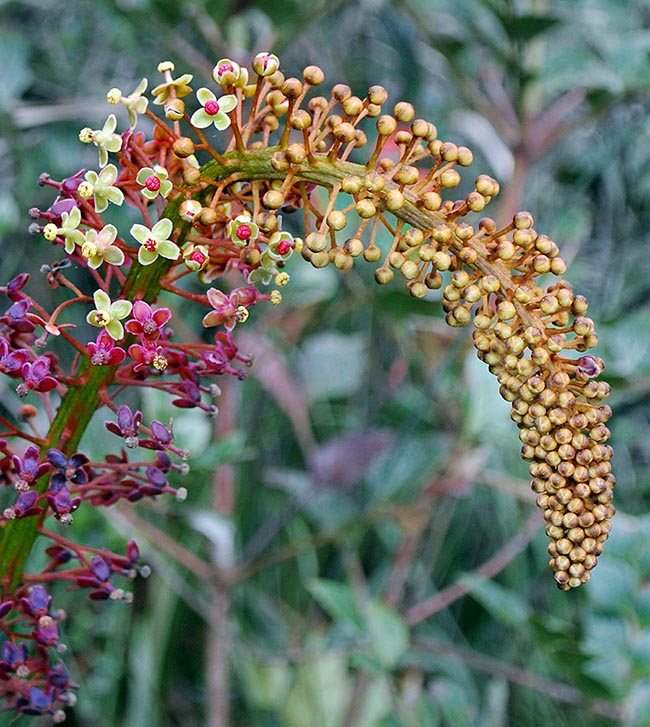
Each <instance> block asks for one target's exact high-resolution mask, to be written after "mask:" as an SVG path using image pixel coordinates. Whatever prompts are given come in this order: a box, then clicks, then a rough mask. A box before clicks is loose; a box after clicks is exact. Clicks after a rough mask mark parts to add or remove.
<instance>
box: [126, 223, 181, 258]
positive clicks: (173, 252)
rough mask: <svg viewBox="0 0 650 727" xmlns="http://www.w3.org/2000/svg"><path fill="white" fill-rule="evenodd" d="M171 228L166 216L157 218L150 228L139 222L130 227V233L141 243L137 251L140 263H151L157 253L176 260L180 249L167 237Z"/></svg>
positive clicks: (170, 232) (156, 256)
mask: <svg viewBox="0 0 650 727" xmlns="http://www.w3.org/2000/svg"><path fill="white" fill-rule="evenodd" d="M172 230H173V224H172V221H171V220H170V219H168V218H167V217H163V219H162V220H158V222H156V224H155V225H154V226H153V227H152V228H151V229H149V228H148V227H145V226H144V225H140V224H135V225H133V226H132V227H131V234H132V235H133V237H134V238H135V239H136V240H137V241H138V242H139V243H140V245H142V247H141V248H140V250H139V251H138V261H139V262H140V264H141V265H151V263H153V262H154V261H155V260H157V259H158V255H161V256H162V257H165V258H167V259H168V260H176V258H177V257H178V256H179V255H180V252H181V251H180V249H179V248H178V246H177V245H175V244H174V243H173V242H172V241H171V240H170V239H169V236H170V235H171V234H172Z"/></svg>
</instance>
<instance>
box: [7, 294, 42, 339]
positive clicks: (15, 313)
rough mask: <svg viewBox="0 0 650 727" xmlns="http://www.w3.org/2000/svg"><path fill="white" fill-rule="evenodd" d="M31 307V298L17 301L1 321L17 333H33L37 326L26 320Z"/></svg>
mask: <svg viewBox="0 0 650 727" xmlns="http://www.w3.org/2000/svg"><path fill="white" fill-rule="evenodd" d="M31 307H32V301H31V300H30V299H29V298H27V297H24V298H20V300H17V301H16V302H15V303H12V304H11V305H10V306H9V308H8V309H7V312H6V313H5V314H4V316H2V318H0V320H1V321H2V322H3V323H6V324H7V325H8V326H9V328H12V329H13V330H14V331H16V332H17V333H31V332H32V331H33V330H34V328H35V326H34V324H33V323H32V322H31V321H30V320H28V319H27V318H25V315H26V314H27V312H28V311H29V309H30V308H31Z"/></svg>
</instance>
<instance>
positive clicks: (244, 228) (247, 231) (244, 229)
mask: <svg viewBox="0 0 650 727" xmlns="http://www.w3.org/2000/svg"><path fill="white" fill-rule="evenodd" d="M235 234H236V235H237V237H238V238H239V239H240V240H248V238H249V237H250V236H251V234H252V230H251V228H250V227H249V226H248V225H239V227H238V228H237V232H236V233H235Z"/></svg>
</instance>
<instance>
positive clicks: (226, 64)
mask: <svg viewBox="0 0 650 727" xmlns="http://www.w3.org/2000/svg"><path fill="white" fill-rule="evenodd" d="M212 78H214V80H215V81H216V82H217V83H218V84H219V85H220V86H232V85H233V84H235V85H237V86H241V87H243V86H245V85H246V84H247V83H248V71H247V70H246V69H245V68H242V67H241V66H240V65H239V63H235V61H231V60H230V58H222V59H221V60H219V61H217V63H216V65H215V67H214V68H213V69H212ZM238 82H239V83H238Z"/></svg>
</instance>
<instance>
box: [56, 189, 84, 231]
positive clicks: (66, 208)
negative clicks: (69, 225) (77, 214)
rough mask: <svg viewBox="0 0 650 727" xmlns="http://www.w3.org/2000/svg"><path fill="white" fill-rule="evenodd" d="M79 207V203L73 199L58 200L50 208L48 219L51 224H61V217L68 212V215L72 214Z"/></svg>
mask: <svg viewBox="0 0 650 727" xmlns="http://www.w3.org/2000/svg"><path fill="white" fill-rule="evenodd" d="M79 181H80V182H82V181H83V179H82V180H79ZM77 186H78V185H77ZM77 206H78V205H77V203H76V202H75V201H74V200H73V199H58V200H57V201H56V202H55V203H54V204H53V205H52V206H51V207H50V208H49V210H48V212H49V215H48V219H49V220H50V222H56V223H60V222H61V221H62V220H61V215H62V214H63V213H64V212H67V214H70V212H72V210H73V209H74V208H75V207H77Z"/></svg>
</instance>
